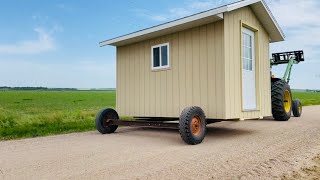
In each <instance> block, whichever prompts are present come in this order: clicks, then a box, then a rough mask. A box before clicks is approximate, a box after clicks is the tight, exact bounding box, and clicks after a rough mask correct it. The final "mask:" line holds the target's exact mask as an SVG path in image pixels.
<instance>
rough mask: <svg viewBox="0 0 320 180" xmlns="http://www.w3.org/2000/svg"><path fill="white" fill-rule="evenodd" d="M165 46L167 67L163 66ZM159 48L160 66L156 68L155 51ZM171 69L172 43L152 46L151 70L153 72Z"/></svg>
mask: <svg viewBox="0 0 320 180" xmlns="http://www.w3.org/2000/svg"><path fill="white" fill-rule="evenodd" d="M163 46H167V60H168V63H167V65H165V66H162V50H161V49H162V48H161V47H163ZM155 48H159V61H160V62H159V64H160V66H158V67H154V57H153V49H155ZM168 68H170V43H163V44H158V45H155V46H151V69H152V70H162V69H168Z"/></svg>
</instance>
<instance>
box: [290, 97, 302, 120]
mask: <svg viewBox="0 0 320 180" xmlns="http://www.w3.org/2000/svg"><path fill="white" fill-rule="evenodd" d="M292 112H293V115H294V117H300V116H301V114H302V104H301V101H300V100H299V99H295V100H293V102H292Z"/></svg>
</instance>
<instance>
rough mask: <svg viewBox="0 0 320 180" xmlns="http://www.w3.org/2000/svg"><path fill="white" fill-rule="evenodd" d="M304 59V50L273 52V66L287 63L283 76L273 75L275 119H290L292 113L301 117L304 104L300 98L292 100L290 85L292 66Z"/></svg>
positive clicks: (273, 110)
mask: <svg viewBox="0 0 320 180" xmlns="http://www.w3.org/2000/svg"><path fill="white" fill-rule="evenodd" d="M301 61H304V54H303V51H292V52H283V53H274V54H272V59H271V68H272V67H273V66H277V65H280V64H287V69H286V72H285V74H284V76H283V78H276V77H274V75H272V77H271V101H272V115H273V117H274V119H275V120H278V121H288V120H289V119H290V117H291V113H293V115H294V116H295V117H300V116H301V113H302V105H301V102H300V100H298V99H295V100H292V93H291V89H290V86H289V82H290V76H291V70H292V66H293V65H294V64H299V63H300V62H301Z"/></svg>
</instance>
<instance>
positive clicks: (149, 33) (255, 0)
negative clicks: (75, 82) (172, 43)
mask: <svg viewBox="0 0 320 180" xmlns="http://www.w3.org/2000/svg"><path fill="white" fill-rule="evenodd" d="M245 6H250V7H251V9H252V10H253V12H254V13H255V14H256V16H257V18H258V19H259V21H260V22H261V24H262V25H263V26H264V27H265V29H266V31H267V32H268V33H269V35H270V42H278V41H283V40H284V38H285V36H284V34H283V32H282V30H281V28H280V27H279V25H278V23H277V21H276V20H275V18H274V17H273V15H272V13H271V11H270V9H269V8H268V6H267V4H266V3H265V2H264V1H263V0H244V1H240V2H236V3H233V4H229V5H225V6H222V7H219V8H215V9H211V10H208V11H204V12H201V13H198V14H194V15H191V16H187V17H184V18H181V19H178V20H174V21H171V22H168V23H164V24H161V25H158V26H154V27H151V28H147V29H144V30H141V31H137V32H134V33H130V34H127V35H124V36H120V37H116V38H113V39H109V40H106V41H103V42H100V43H99V45H100V46H106V45H112V46H124V45H127V44H132V43H136V42H140V41H144V40H147V39H152V38H155V37H159V36H162V35H166V34H169V33H175V32H179V31H182V30H186V29H190V28H193V27H197V26H201V25H205V24H209V23H213V22H216V21H219V20H223V13H226V12H230V11H233V10H236V9H240V8H242V7H245Z"/></svg>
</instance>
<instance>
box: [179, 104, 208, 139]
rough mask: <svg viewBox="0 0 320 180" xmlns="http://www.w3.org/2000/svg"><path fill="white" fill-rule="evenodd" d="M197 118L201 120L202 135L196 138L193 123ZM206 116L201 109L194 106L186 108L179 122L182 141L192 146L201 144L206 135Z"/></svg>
mask: <svg viewBox="0 0 320 180" xmlns="http://www.w3.org/2000/svg"><path fill="white" fill-rule="evenodd" d="M195 116H197V117H199V119H200V123H201V127H200V134H199V135H198V136H195V135H194V134H193V133H192V131H191V121H192V119H193V118H194V117H195ZM206 125H207V122H206V116H205V114H204V112H203V110H202V109H201V108H200V107H197V106H192V107H187V108H185V109H184V110H183V111H182V113H181V115H180V120H179V132H180V136H181V138H182V140H183V141H184V142H186V143H187V144H190V145H196V144H200V143H201V142H202V141H203V139H204V137H205V135H206V130H207V128H206Z"/></svg>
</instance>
